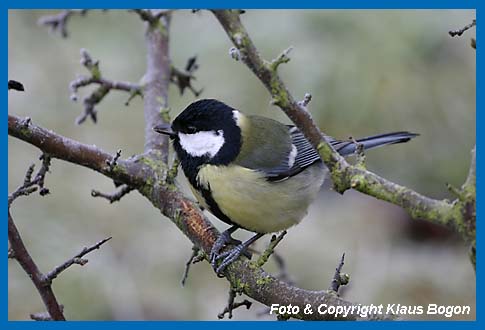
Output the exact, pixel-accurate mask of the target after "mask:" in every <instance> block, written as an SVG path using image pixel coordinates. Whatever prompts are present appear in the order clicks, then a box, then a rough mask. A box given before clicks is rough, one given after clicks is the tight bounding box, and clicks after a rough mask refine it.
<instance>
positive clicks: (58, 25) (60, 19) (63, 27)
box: [38, 9, 88, 38]
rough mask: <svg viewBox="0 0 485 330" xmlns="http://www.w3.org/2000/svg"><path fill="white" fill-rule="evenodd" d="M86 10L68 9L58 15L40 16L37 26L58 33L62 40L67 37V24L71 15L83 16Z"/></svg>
mask: <svg viewBox="0 0 485 330" xmlns="http://www.w3.org/2000/svg"><path fill="white" fill-rule="evenodd" d="M87 11H88V10H87V9H69V10H63V11H61V12H60V13H58V14H55V15H50V16H42V17H41V18H40V19H39V20H38V24H39V25H45V26H48V27H49V28H50V31H51V32H58V33H60V35H61V36H62V37H63V38H67V37H68V35H69V34H68V32H67V23H68V21H69V19H70V18H71V17H72V16H73V15H80V16H84V15H86V13H87Z"/></svg>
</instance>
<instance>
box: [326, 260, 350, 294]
mask: <svg viewBox="0 0 485 330" xmlns="http://www.w3.org/2000/svg"><path fill="white" fill-rule="evenodd" d="M344 260H345V253H344V254H342V258H340V262H339V264H338V266H337V268H335V274H334V275H333V278H332V282H331V283H330V288H329V290H332V291H334V292H336V293H338V289H339V288H340V286H341V285H347V284H349V280H350V276H349V275H348V274H342V268H343V267H344Z"/></svg>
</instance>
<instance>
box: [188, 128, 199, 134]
mask: <svg viewBox="0 0 485 330" xmlns="http://www.w3.org/2000/svg"><path fill="white" fill-rule="evenodd" d="M196 132H197V128H196V127H195V126H188V127H187V133H188V134H194V133H196Z"/></svg>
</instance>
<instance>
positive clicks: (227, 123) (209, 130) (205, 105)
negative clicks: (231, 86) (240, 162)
mask: <svg viewBox="0 0 485 330" xmlns="http://www.w3.org/2000/svg"><path fill="white" fill-rule="evenodd" d="M241 117H242V114H241V113H240V112H239V111H238V110H236V109H233V108H231V107H230V106H228V105H226V104H224V103H223V102H220V101H218V100H214V99H203V100H198V101H195V102H193V103H191V104H190V105H188V106H187V107H186V108H185V109H184V111H182V112H181V113H180V114H179V115H178V116H177V118H175V120H174V121H173V123H172V125H171V127H167V126H156V127H154V130H155V131H156V132H158V133H161V134H166V135H168V136H170V138H171V139H172V140H173V142H174V148H175V151H176V152H177V155H178V156H179V158H180V159H181V161H182V162H183V161H184V159H198V160H199V161H203V162H204V163H211V164H217V165H226V164H228V163H230V162H231V161H232V160H234V159H235V158H236V157H237V155H238V153H239V151H240V148H241V128H240V126H239V125H238V122H239V121H240V120H241Z"/></svg>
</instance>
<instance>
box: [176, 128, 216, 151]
mask: <svg viewBox="0 0 485 330" xmlns="http://www.w3.org/2000/svg"><path fill="white" fill-rule="evenodd" d="M178 135H179V141H180V146H181V147H182V148H183V149H184V150H185V151H186V152H187V153H188V154H189V155H191V156H193V157H201V156H204V155H209V157H211V158H212V157H214V156H215V155H217V153H218V152H219V150H221V148H222V146H223V145H224V142H225V140H224V132H223V131H222V130H219V131H217V132H216V131H201V132H197V133H194V134H185V133H178Z"/></svg>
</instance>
